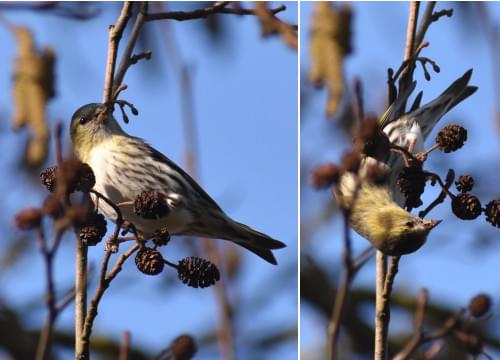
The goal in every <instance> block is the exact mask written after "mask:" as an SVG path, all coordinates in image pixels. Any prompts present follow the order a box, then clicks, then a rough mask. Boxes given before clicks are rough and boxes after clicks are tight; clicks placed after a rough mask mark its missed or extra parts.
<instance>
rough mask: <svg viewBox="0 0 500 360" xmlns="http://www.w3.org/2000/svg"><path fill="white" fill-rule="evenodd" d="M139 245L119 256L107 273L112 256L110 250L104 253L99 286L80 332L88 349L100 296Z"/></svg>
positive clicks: (136, 244)
mask: <svg viewBox="0 0 500 360" xmlns="http://www.w3.org/2000/svg"><path fill="white" fill-rule="evenodd" d="M139 248H140V244H139V243H135V244H134V245H132V246H131V247H130V248H129V249H128V250H127V251H126V252H124V253H123V254H121V255H120V256H119V257H118V259H117V260H116V262H115V264H114V266H113V268H112V269H111V271H109V273H108V272H107V271H108V266H109V260H110V259H111V255H112V254H113V253H112V252H111V251H110V250H107V251H105V253H104V259H103V261H102V263H101V273H100V277H99V286H98V288H97V290H96V292H95V294H94V297H93V298H92V300H91V301H90V305H89V309H88V311H87V315H86V316H85V324H84V327H83V332H82V342H83V343H84V344H86V346H87V347H88V345H89V343H90V335H91V333H92V326H93V323H94V320H95V318H96V316H97V311H98V308H99V303H100V301H101V299H102V296H103V295H104V293H105V292H106V290H107V289H108V288H109V285H110V284H111V282H112V281H113V279H114V278H115V277H116V275H118V273H119V272H120V271H121V270H122V266H123V264H124V263H125V261H126V260H127V259H128V258H129V257H130V256H131V255H132V254H133V253H134V252H136V251H137V250H139Z"/></svg>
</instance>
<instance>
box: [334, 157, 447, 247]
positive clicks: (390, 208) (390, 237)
mask: <svg viewBox="0 0 500 360" xmlns="http://www.w3.org/2000/svg"><path fill="white" fill-rule="evenodd" d="M365 166H366V165H365ZM361 170H363V169H361ZM357 181H360V183H359V185H356V183H357ZM356 186H359V188H358V190H357V193H356V195H355V199H354V201H352V200H353V199H352V194H354V193H355V190H354V188H355V187H356ZM346 194H349V195H347V196H346ZM337 199H338V200H340V203H341V205H342V206H345V207H348V208H350V216H349V222H350V224H351V227H352V228H353V230H354V231H356V232H357V233H358V234H360V235H361V236H363V237H364V238H365V239H367V240H369V241H370V242H371V243H372V244H373V246H374V247H375V248H377V249H378V250H380V251H382V252H383V253H384V254H386V255H391V256H400V255H405V254H410V253H412V252H415V251H417V250H418V249H419V248H420V247H421V246H422V245H423V244H424V243H425V242H426V240H427V236H428V235H429V233H430V231H431V230H432V229H433V228H434V227H435V226H437V225H438V224H439V223H440V222H441V221H440V220H424V219H421V218H419V217H416V216H413V215H412V214H410V213H409V212H408V211H406V210H404V209H403V208H401V207H400V206H399V205H398V204H397V203H396V202H394V200H393V199H392V197H391V193H390V192H389V188H388V187H387V186H378V185H375V184H372V183H371V182H370V181H368V180H366V179H363V178H361V179H360V178H358V177H357V176H355V175H354V174H352V173H350V174H346V175H344V176H343V177H342V179H341V182H340V185H339V187H338V189H337Z"/></svg>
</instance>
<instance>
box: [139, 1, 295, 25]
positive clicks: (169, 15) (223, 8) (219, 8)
mask: <svg viewBox="0 0 500 360" xmlns="http://www.w3.org/2000/svg"><path fill="white" fill-rule="evenodd" d="M229 4H230V1H220V2H218V3H215V4H214V5H211V6H207V7H205V8H203V9H197V10H193V11H168V12H160V13H155V14H148V15H147V16H146V21H155V20H165V19H170V20H177V21H185V20H194V19H205V18H207V17H209V16H211V15H216V14H233V15H258V14H257V12H258V11H257V10H256V9H244V8H242V7H239V6H238V7H233V8H229V7H227V6H228V5H229ZM284 10H286V6H285V5H280V6H278V7H276V8H273V9H269V11H270V13H271V14H272V15H275V14H277V13H279V12H281V11H284Z"/></svg>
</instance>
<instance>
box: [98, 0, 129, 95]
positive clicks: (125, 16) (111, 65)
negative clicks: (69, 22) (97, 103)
mask: <svg viewBox="0 0 500 360" xmlns="http://www.w3.org/2000/svg"><path fill="white" fill-rule="evenodd" d="M131 6H132V5H131V3H130V2H128V1H125V2H124V3H123V7H122V10H121V12H120V16H119V17H118V20H117V21H116V24H115V25H111V26H110V27H109V35H108V57H107V60H106V73H105V77H104V93H103V96H102V102H103V103H104V104H106V103H108V102H109V101H110V100H111V97H112V95H113V79H114V74H115V66H116V56H117V54H118V45H119V44H120V39H121V37H122V34H123V30H125V26H127V22H128V20H129V18H130V16H131Z"/></svg>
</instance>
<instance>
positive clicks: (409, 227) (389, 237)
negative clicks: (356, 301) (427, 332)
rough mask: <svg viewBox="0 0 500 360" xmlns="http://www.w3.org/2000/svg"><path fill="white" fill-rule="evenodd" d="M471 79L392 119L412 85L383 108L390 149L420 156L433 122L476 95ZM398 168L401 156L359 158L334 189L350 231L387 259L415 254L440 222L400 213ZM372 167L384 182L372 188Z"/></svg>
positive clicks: (461, 80) (467, 75) (382, 123)
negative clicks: (345, 211)
mask: <svg viewBox="0 0 500 360" xmlns="http://www.w3.org/2000/svg"><path fill="white" fill-rule="evenodd" d="M471 74H472V70H468V71H467V72H466V73H465V74H464V75H463V76H462V77H460V78H459V79H457V80H456V81H455V82H453V83H452V84H451V85H450V86H449V87H448V88H447V89H446V90H445V91H444V92H443V93H442V94H441V95H440V96H438V97H437V98H436V99H435V100H433V101H431V102H430V103H428V104H426V105H424V106H422V107H420V108H418V109H416V110H414V111H412V112H410V113H407V114H404V115H402V116H400V117H399V118H397V119H394V117H395V116H397V115H396V114H398V113H400V112H401V107H402V106H404V104H406V101H407V100H408V97H409V95H410V94H411V92H412V91H413V89H414V88H415V85H416V83H415V82H414V83H413V84H412V85H411V86H410V87H409V88H408V89H407V91H406V92H405V93H402V94H400V97H398V99H396V101H395V102H394V103H393V104H392V105H391V106H390V107H389V108H388V109H387V111H386V112H385V113H384V115H383V116H382V117H381V119H380V121H379V128H380V129H382V131H383V132H384V133H385V134H386V135H387V137H388V139H389V141H390V142H391V143H392V144H395V145H398V146H401V147H404V148H406V149H408V150H409V151H411V152H420V151H423V150H424V142H425V140H426V139H427V137H428V136H429V134H430V133H431V131H432V129H433V128H434V126H435V125H436V124H437V122H438V121H439V120H440V119H441V118H442V117H443V116H444V115H445V114H446V113H447V112H448V111H449V110H451V109H452V108H453V107H454V106H456V105H457V104H458V103H460V102H461V101H462V100H464V99H466V98H467V97H469V96H470V95H472V94H473V93H474V92H475V91H476V90H477V87H475V86H468V82H469V80H470V78H471ZM403 166H404V161H403V159H402V157H401V156H399V155H398V154H394V153H391V152H388V153H386V156H385V158H383V159H378V160H377V159H375V158H373V157H370V156H366V155H364V157H363V158H362V159H361V162H360V167H359V170H358V172H357V174H356V173H354V172H346V173H345V174H344V175H343V176H342V177H341V179H340V183H339V186H338V187H337V188H336V190H335V196H336V197H337V200H338V201H339V203H340V205H341V206H343V207H345V208H347V209H349V221H350V224H351V227H352V228H353V229H354V230H355V231H356V232H357V233H358V234H360V235H361V236H363V237H364V238H366V239H367V240H369V241H370V242H371V243H372V244H373V246H374V247H375V248H377V249H378V250H380V251H382V252H383V253H384V254H386V255H391V256H400V255H404V254H409V253H412V252H415V251H416V250H418V249H419V248H420V247H421V246H422V245H423V244H424V243H425V242H426V240H427V237H428V235H429V233H430V231H431V230H432V229H433V228H434V227H436V226H437V225H438V224H439V223H440V222H441V221H439V220H424V219H421V218H419V217H416V216H413V215H412V214H411V213H409V212H408V211H406V210H404V209H403V208H402V205H403V204H404V202H405V199H404V196H403V195H402V194H401V193H400V192H399V190H398V189H397V187H396V179H397V176H398V174H399V173H400V172H401V170H402V169H403ZM371 167H377V168H378V169H380V170H379V171H384V172H385V173H386V174H385V175H386V177H387V180H388V183H387V184H385V185H383V186H380V185H377V184H374V183H373V181H371V179H370V176H369V172H370V171H369V169H370V168H371Z"/></svg>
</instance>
